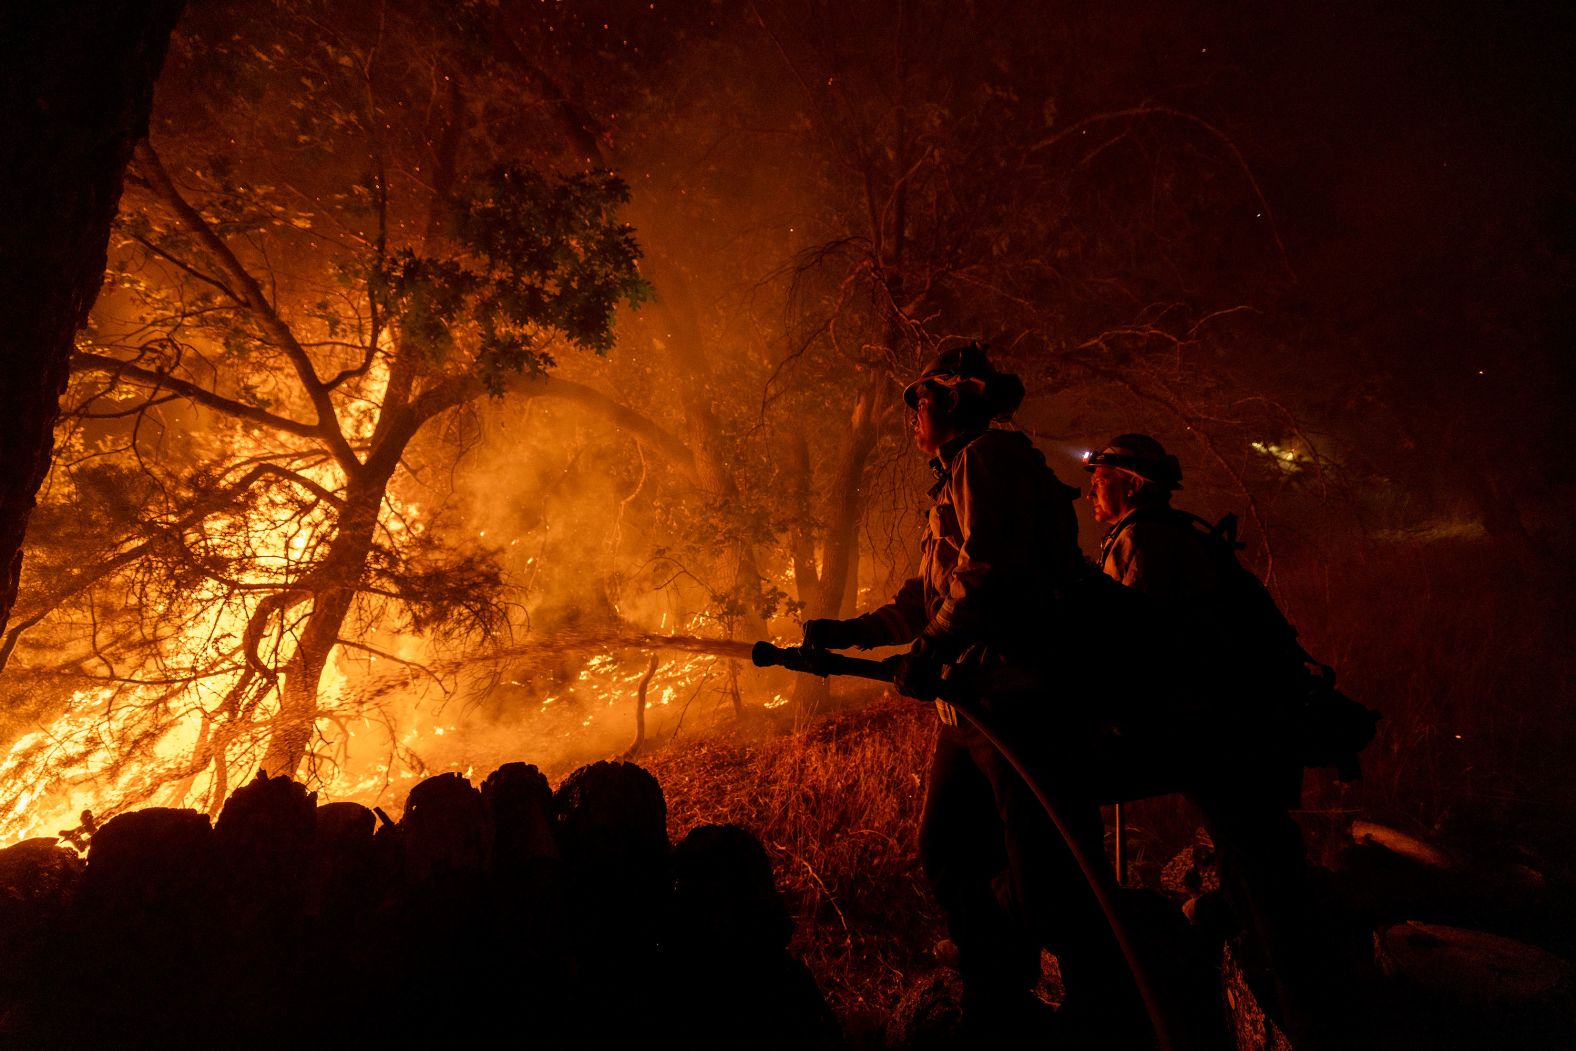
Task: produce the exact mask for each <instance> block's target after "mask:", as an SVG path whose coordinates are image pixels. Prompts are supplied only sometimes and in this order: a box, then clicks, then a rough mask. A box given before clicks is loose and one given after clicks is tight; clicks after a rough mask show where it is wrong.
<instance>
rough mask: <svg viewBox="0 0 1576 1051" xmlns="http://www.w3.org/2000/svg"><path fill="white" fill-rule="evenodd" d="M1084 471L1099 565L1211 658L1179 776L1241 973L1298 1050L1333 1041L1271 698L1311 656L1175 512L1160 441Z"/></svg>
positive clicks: (1170, 469) (1286, 735)
mask: <svg viewBox="0 0 1576 1051" xmlns="http://www.w3.org/2000/svg"><path fill="white" fill-rule="evenodd" d="M1085 467H1086V469H1087V470H1088V471H1089V472H1090V474H1091V479H1090V485H1089V501H1090V503H1091V504H1092V505H1093V508H1094V517H1095V521H1097V522H1099V523H1101V524H1102V525H1107V526H1109V527H1110V529H1109V531H1108V532H1107V533H1106V535H1105V538H1104V540H1103V541H1102V543H1101V549H1100V567H1101V569H1102V570H1103V571H1104V572H1105V573H1106V575H1107V576H1109V577H1111V578H1113V579H1115V580H1117V581H1120V582H1121V583H1123V584H1125V585H1127V586H1128V587H1131V588H1134V589H1136V590H1138V591H1141V592H1144V593H1146V594H1148V595H1149V596H1151V598H1153V599H1154V600H1155V603H1156V605H1157V607H1158V608H1159V610H1160V611H1161V612H1162V613H1163V614H1164V615H1165V616H1166V617H1167V618H1168V620H1169V621H1170V622H1171V623H1173V624H1175V625H1178V626H1179V628H1183V629H1186V630H1188V631H1190V632H1191V633H1192V635H1191V638H1193V639H1194V640H1196V641H1197V643H1198V648H1199V649H1201V650H1205V651H1207V652H1208V653H1210V654H1212V655H1215V656H1216V657H1218V658H1219V659H1216V660H1214V661H1212V663H1213V664H1214V665H1216V668H1214V669H1213V670H1212V672H1211V674H1212V676H1214V677H1215V678H1214V681H1215V682H1216V683H1217V684H1218V687H1219V689H1218V697H1216V698H1214V699H1212V701H1211V711H1210V712H1208V713H1207V714H1206V715H1205V716H1204V717H1203V718H1204V720H1205V723H1206V725H1204V726H1203V727H1202V728H1201V732H1200V744H1201V746H1202V747H1201V750H1200V751H1199V752H1197V754H1200V755H1203V754H1208V755H1209V756H1210V758H1209V759H1208V760H1207V761H1203V762H1200V763H1198V764H1196V769H1195V770H1194V771H1193V772H1192V773H1190V774H1189V775H1188V781H1189V784H1190V785H1191V788H1190V790H1189V791H1188V792H1187V793H1186V795H1187V797H1188V799H1189V800H1190V801H1191V802H1192V803H1193V805H1194V806H1195V807H1196V808H1197V809H1198V811H1199V812H1200V815H1201V817H1202V818H1203V821H1204V825H1205V828H1206V829H1207V830H1208V832H1209V834H1210V837H1211V839H1213V840H1214V844H1215V856H1216V864H1217V866H1218V868H1219V871H1220V879H1221V889H1222V890H1223V891H1224V892H1225V895H1226V898H1227V900H1228V902H1229V903H1230V905H1231V906H1232V909H1233V911H1235V913H1236V915H1237V919H1238V921H1239V922H1240V923H1241V925H1242V927H1243V929H1244V933H1245V935H1246V943H1245V949H1246V952H1247V956H1248V959H1247V960H1245V961H1244V963H1245V964H1246V969H1247V970H1248V971H1249V972H1250V973H1256V975H1257V976H1258V977H1259V978H1260V979H1261V980H1260V981H1256V982H1255V983H1254V985H1255V987H1257V988H1262V989H1264V990H1265V994H1261V996H1260V999H1261V1000H1262V1001H1265V1002H1264V1005H1263V1006H1264V1007H1265V1008H1266V1009H1267V1011H1268V1013H1269V1014H1270V1015H1271V1016H1272V1017H1275V1018H1276V1021H1277V1022H1279V1023H1280V1024H1281V1026H1282V1028H1283V1029H1285V1030H1286V1031H1287V1034H1288V1035H1289V1036H1290V1037H1291V1038H1292V1041H1293V1043H1294V1045H1295V1046H1296V1047H1297V1048H1299V1051H1300V1049H1303V1048H1305V1047H1326V1046H1333V1045H1332V1044H1331V1043H1330V1040H1329V1038H1328V1036H1327V1033H1328V1023H1329V1020H1330V1019H1331V1018H1332V1017H1333V1013H1332V1011H1331V1008H1332V1007H1335V999H1336V998H1335V997H1333V995H1332V994H1331V993H1330V990H1331V989H1332V988H1333V985H1334V982H1335V980H1336V979H1335V977H1334V975H1335V973H1336V968H1334V967H1333V966H1332V964H1331V960H1332V958H1333V954H1332V953H1330V952H1329V950H1328V947H1327V946H1325V945H1324V944H1323V939H1322V938H1321V936H1320V935H1319V934H1318V925H1317V924H1316V922H1315V919H1314V917H1313V915H1312V914H1311V910H1310V898H1309V894H1308V882H1307V865H1306V860H1305V856H1304V848H1303V842H1302V832H1301V830H1300V829H1299V828H1298V826H1297V823H1296V822H1295V821H1294V820H1293V819H1292V817H1291V814H1290V813H1289V810H1290V808H1292V807H1295V806H1296V805H1297V803H1298V801H1299V797H1300V794H1301V786H1302V765H1301V762H1300V760H1299V759H1298V758H1297V755H1296V752H1295V748H1294V745H1293V742H1292V740H1291V734H1290V730H1289V728H1288V723H1287V722H1286V720H1285V711H1286V709H1285V705H1284V704H1283V703H1278V702H1283V701H1286V700H1287V699H1289V698H1290V697H1292V696H1294V695H1295V692H1296V683H1297V680H1298V677H1299V676H1301V675H1302V674H1303V670H1302V667H1301V665H1302V661H1303V660H1304V659H1306V657H1307V655H1306V653H1305V652H1304V651H1303V650H1302V648H1301V647H1300V646H1299V645H1297V643H1296V641H1295V639H1296V633H1295V631H1294V630H1293V629H1291V628H1290V626H1289V625H1287V624H1286V623H1285V620H1284V618H1283V617H1281V616H1280V614H1279V611H1278V610H1274V609H1273V608H1270V609H1265V608H1263V607H1262V606H1259V607H1258V608H1255V606H1254V603H1253V602H1252V601H1248V602H1244V601H1243V600H1242V598H1241V597H1240V596H1238V595H1237V594H1234V589H1233V587H1232V583H1231V580H1232V575H1233V574H1234V573H1242V572H1245V571H1243V570H1242V569H1241V568H1240V567H1239V566H1237V564H1236V560H1235V559H1236V556H1235V552H1234V550H1233V548H1234V546H1235V545H1234V544H1232V545H1230V546H1229V547H1225V548H1222V547H1221V546H1220V545H1223V544H1226V543H1227V541H1225V540H1224V539H1222V538H1221V537H1220V536H1219V535H1218V534H1217V533H1216V532H1213V531H1212V530H1211V529H1210V527H1209V524H1208V523H1206V522H1204V521H1203V520H1201V519H1199V518H1197V517H1195V516H1193V515H1190V514H1187V513H1186V512H1183V511H1179V510H1176V509H1173V508H1172V507H1171V497H1172V493H1173V492H1175V491H1176V490H1178V489H1180V488H1181V483H1182V468H1181V465H1180V463H1179V462H1178V460H1177V458H1176V457H1175V456H1171V455H1169V454H1167V452H1166V451H1165V449H1164V447H1163V446H1161V444H1160V443H1159V442H1158V441H1156V440H1155V439H1154V438H1151V437H1150V436H1148V435H1146V434H1123V435H1120V436H1118V437H1116V438H1113V439H1112V440H1111V442H1110V443H1109V444H1107V445H1106V446H1105V447H1104V448H1103V449H1101V450H1100V451H1099V452H1097V453H1094V454H1092V455H1090V456H1089V457H1088V459H1087V462H1086V464H1085ZM1233 535H1234V534H1233ZM1259 594H1260V595H1262V596H1264V597H1263V598H1262V599H1261V600H1260V601H1261V602H1265V603H1267V602H1268V601H1269V600H1268V598H1267V593H1264V592H1262V591H1260V592H1259Z"/></svg>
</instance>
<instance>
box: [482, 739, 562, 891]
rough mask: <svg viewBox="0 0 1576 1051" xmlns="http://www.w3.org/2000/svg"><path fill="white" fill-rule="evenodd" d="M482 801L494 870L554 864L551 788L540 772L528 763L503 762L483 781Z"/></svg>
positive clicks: (511, 870) (556, 857)
mask: <svg viewBox="0 0 1576 1051" xmlns="http://www.w3.org/2000/svg"><path fill="white" fill-rule="evenodd" d="M482 804H483V806H484V807H485V808H486V811H487V818H488V823H489V828H490V832H491V843H490V853H491V857H492V867H493V870H494V871H495V872H497V873H500V874H506V873H525V872H528V871H530V870H531V869H532V868H534V867H536V866H537V865H538V864H539V863H542V862H549V863H553V864H556V863H557V862H558V860H559V851H558V843H557V841H556V840H555V839H554V838H553V790H552V788H551V787H550V786H549V785H548V783H547V778H546V777H544V776H542V773H541V771H539V770H538V769H537V768H536V767H534V766H531V765H529V764H527V763H505V764H504V765H503V766H500V767H499V768H498V769H496V770H494V771H493V772H492V773H490V774H488V775H487V780H485V781H483V782H482Z"/></svg>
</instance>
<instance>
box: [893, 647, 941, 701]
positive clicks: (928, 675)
mask: <svg viewBox="0 0 1576 1051" xmlns="http://www.w3.org/2000/svg"><path fill="white" fill-rule="evenodd" d="M941 669H942V661H941V659H940V657H938V656H937V655H936V652H935V650H934V649H932V648H931V647H930V646H927V645H926V643H925V640H924V639H920V640H919V641H918V642H916V643H914V646H913V648H912V649H910V650H909V651H908V652H907V653H905V654H903V655H902V656H901V657H899V658H897V670H896V672H895V673H894V674H893V676H892V685H893V686H895V687H897V692H898V693H901V694H902V695H903V696H904V697H912V698H914V699H915V700H916V701H933V700H935V699H936V694H938V693H940V692H941Z"/></svg>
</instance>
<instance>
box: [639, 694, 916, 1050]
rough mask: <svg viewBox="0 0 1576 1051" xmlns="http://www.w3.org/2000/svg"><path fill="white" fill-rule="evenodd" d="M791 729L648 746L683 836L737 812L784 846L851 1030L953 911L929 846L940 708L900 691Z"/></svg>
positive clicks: (791, 892) (799, 917)
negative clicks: (925, 841) (923, 829)
mask: <svg viewBox="0 0 1576 1051" xmlns="http://www.w3.org/2000/svg"><path fill="white" fill-rule="evenodd" d="M858 701H859V703H858V704H857V705H855V706H850V707H848V708H846V709H844V710H842V711H840V712H837V713H834V714H831V715H828V716H825V717H823V718H820V719H818V720H814V721H812V722H810V723H808V724H807V725H805V726H803V727H801V728H799V729H798V730H797V731H796V732H794V733H791V734H788V735H784V736H768V737H762V738H756V739H754V740H750V739H746V738H745V735H744V734H742V733H740V734H733V735H726V736H714V737H711V738H708V739H706V740H703V741H698V742H696V743H694V744H692V745H690V746H688V747H680V748H676V749H673V750H669V751H664V752H660V753H656V754H653V755H650V756H645V757H642V758H641V760H640V762H641V764H642V765H643V766H646V767H647V768H648V769H650V770H651V771H652V773H654V774H655V775H656V776H657V777H658V779H659V780H660V781H661V782H662V787H663V791H664V793H665V794H666V796H667V801H668V828H669V832H670V834H671V836H672V838H673V840H674V842H677V841H678V840H679V839H681V838H682V837H683V836H684V835H685V833H687V832H688V831H689V830H690V829H691V828H694V827H695V826H697V825H703V824H710V823H722V822H732V823H734V824H738V825H742V826H743V827H745V828H747V829H749V830H750V831H751V832H753V833H755V835H756V836H758V837H759V838H760V840H761V841H762V842H763V843H764V844H765V845H766V848H767V850H768V852H769V853H770V854H771V856H772V861H773V865H774V868H775V871H776V875H777V883H778V887H779V888H780V889H781V890H782V891H783V893H784V895H785V896H786V898H787V899H788V902H789V907H790V909H792V910H793V913H794V918H795V920H796V921H797V930H796V933H795V936H794V943H793V946H792V949H793V951H794V953H795V954H796V955H797V956H798V957H799V958H800V959H802V960H803V961H804V962H805V964H806V965H807V966H808V967H809V968H810V970H811V971H812V972H813V973H814V974H815V977H816V980H817V982H819V983H820V986H821V989H822V991H823V992H824V993H825V994H826V997H827V999H828V1001H829V1002H830V1003H831V1005H832V1008H833V1010H835V1011H836V1012H837V1014H838V1015H839V1017H840V1018H842V1019H843V1021H844V1025H845V1029H848V1030H850V1031H851V1032H854V1033H857V1032H858V1031H860V1030H862V1029H869V1028H871V1027H874V1026H875V1025H878V1024H880V1023H881V1022H884V1021H885V1019H887V1018H888V1017H890V1016H891V1014H892V1012H893V1009H894V1008H895V1007H896V1006H897V1003H898V1001H899V1000H900V999H901V997H902V996H903V994H904V992H905V991H906V990H907V989H908V988H909V987H910V986H911V985H912V984H913V982H914V979H915V977H916V976H917V975H919V974H922V973H924V972H927V971H929V970H933V969H934V968H935V967H936V963H935V960H934V959H933V956H932V949H933V947H934V946H935V944H936V942H937V940H939V939H940V938H942V937H943V936H944V932H943V928H942V921H941V917H940V913H939V912H938V910H937V909H936V906H935V903H934V902H933V900H932V899H931V897H930V895H929V891H928V889H927V888H926V886H925V882H924V877H923V875H922V874H921V873H920V871H919V863H918V859H917V835H918V828H919V816H920V808H921V805H922V803H923V801H924V778H925V772H926V769H927V766H928V763H929V755H930V750H931V746H932V744H933V742H934V741H935V735H936V725H937V722H936V717H935V714H934V711H933V710H932V709H931V708H930V707H929V706H925V705H916V704H914V703H913V702H912V701H905V700H903V699H901V698H898V697H896V696H894V695H891V694H890V693H885V694H883V693H875V692H872V693H869V694H868V695H866V696H862V697H860V698H859V699H858Z"/></svg>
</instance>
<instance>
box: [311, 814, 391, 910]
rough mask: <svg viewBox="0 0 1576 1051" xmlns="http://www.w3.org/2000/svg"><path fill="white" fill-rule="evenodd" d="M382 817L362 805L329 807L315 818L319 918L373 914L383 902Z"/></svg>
mask: <svg viewBox="0 0 1576 1051" xmlns="http://www.w3.org/2000/svg"><path fill="white" fill-rule="evenodd" d="M376 824H377V818H375V817H374V816H373V814H372V811H370V810H368V809H367V808H366V807H364V806H362V805H361V804H360V803H324V804H323V805H322V806H319V807H318V808H317V811H316V812H315V813H314V814H313V820H312V825H313V830H312V907H313V911H314V912H315V913H317V914H318V915H319V916H322V915H329V916H335V917H345V916H349V915H354V914H357V913H366V912H370V911H371V910H372V909H373V908H374V907H375V906H377V905H378V904H380V903H381V902H382V901H383V898H384V895H385V894H386V893H387V891H388V888H387V887H385V886H382V885H381V881H380V880H379V879H378V876H379V871H378V867H377V865H376V863H375V861H374V856H373V844H372V833H373V828H374V826H375V825H376Z"/></svg>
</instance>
